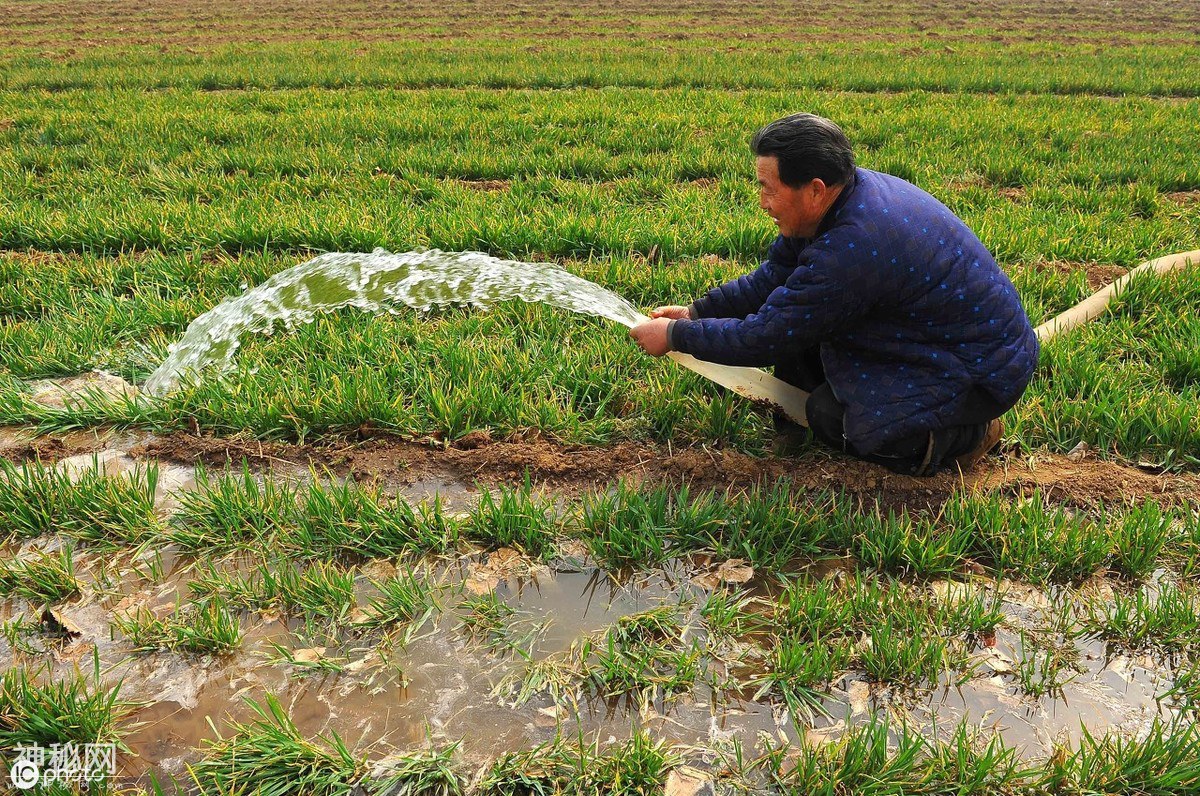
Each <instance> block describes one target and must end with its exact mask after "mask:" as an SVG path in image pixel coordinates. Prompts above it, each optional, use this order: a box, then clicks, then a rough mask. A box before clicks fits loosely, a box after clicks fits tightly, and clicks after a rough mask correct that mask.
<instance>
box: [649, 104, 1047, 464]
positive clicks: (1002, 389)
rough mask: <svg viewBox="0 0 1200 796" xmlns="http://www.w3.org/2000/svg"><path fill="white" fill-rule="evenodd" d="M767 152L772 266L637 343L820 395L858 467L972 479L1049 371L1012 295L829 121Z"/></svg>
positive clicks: (929, 200)
mask: <svg viewBox="0 0 1200 796" xmlns="http://www.w3.org/2000/svg"><path fill="white" fill-rule="evenodd" d="M751 147H752V149H753V151H754V154H755V156H756V160H755V167H756V170H757V172H758V182H759V185H760V196H759V204H760V206H761V207H762V209H763V210H766V211H767V213H768V214H770V216H771V218H773V219H774V220H775V223H776V224H777V225H778V227H779V237H778V238H776V239H775V242H774V243H773V244H772V245H771V248H770V252H769V254H768V258H767V261H766V262H765V263H763V264H762V265H761V266H760V267H759V268H758V270H756V271H754V272H753V273H751V274H748V275H746V276H742V277H739V278H738V279H735V280H733V281H731V282H729V283H727V284H724V285H721V286H719V287H716V288H713V289H712V290H710V291H709V292H708V293H707V294H706V295H705V296H703V297H702V298H700V299H698V300H696V301H695V302H693V303H692V304H691V305H690V306H687V307H684V306H667V307H659V308H657V309H655V310H654V311H652V312H651V313H650V316H651V318H652V319H653V320H651V321H649V322H647V323H643V324H641V325H639V326H637V327H635V328H633V329H632V330H631V331H630V335H631V336H632V337H633V338H634V340H636V341H637V343H638V344H639V345H640V346H641V347H642V348H643V349H644V350H645V351H647V353H650V354H653V355H654V356H662V355H663V354H665V353H666V352H667V351H670V350H675V351H681V352H684V353H687V354H691V355H692V356H695V357H696V358H697V359H703V360H708V361H711V362H719V363H722V364H726V365H750V366H760V367H761V366H764V365H773V366H774V368H775V375H776V376H778V377H779V378H780V379H782V380H784V381H786V382H789V383H791V384H794V385H795V386H797V387H800V388H801V389H804V390H807V391H809V392H811V393H812V394H811V396H810V397H809V399H808V404H807V406H806V409H807V413H808V421H809V425H810V427H811V429H812V433H813V434H814V436H816V437H817V438H818V439H820V440H821V441H823V442H825V443H826V444H828V445H831V446H833V447H835V448H837V449H838V450H841V451H844V452H845V453H848V454H850V455H852V456H856V457H858V458H861V459H865V460H867V461H872V462H876V463H879V464H883V465H885V466H887V467H888V468H890V469H892V470H893V471H896V472H900V473H906V474H911V475H932V474H934V473H936V472H937V471H938V470H939V469H941V468H943V467H947V466H954V465H957V466H959V467H963V468H966V467H970V466H971V465H972V464H974V463H975V462H976V461H978V460H979V459H980V458H982V457H983V456H984V455H985V454H986V453H987V452H988V451H990V450H991V449H992V448H993V447H995V445H996V443H997V442H998V441H999V439H1000V436H1001V434H1002V428H1001V425H1000V421H999V419H998V418H999V417H1000V416H1001V415H1003V414H1004V413H1005V412H1006V411H1008V410H1009V409H1010V408H1011V407H1012V406H1013V405H1014V404H1015V403H1016V402H1017V400H1018V399H1019V398H1020V397H1021V395H1022V393H1023V392H1024V391H1025V387H1026V386H1027V385H1028V384H1029V380H1030V378H1031V377H1032V375H1033V371H1034V368H1035V366H1036V364H1037V359H1038V341H1037V337H1036V336H1035V335H1034V332H1033V329H1032V327H1031V326H1030V324H1029V318H1028V316H1027V315H1026V314H1025V310H1024V308H1023V307H1022V306H1021V301H1020V299H1019V297H1018V296H1017V291H1016V288H1014V287H1013V284H1012V282H1011V281H1010V280H1009V279H1008V277H1007V276H1006V275H1005V274H1004V272H1003V271H1001V270H1000V267H999V266H998V265H997V264H996V261H995V259H993V257H992V255H991V254H990V253H989V252H988V250H987V249H986V248H984V246H983V244H982V243H981V242H980V241H979V238H977V237H976V236H975V234H974V233H973V232H971V230H970V229H968V228H967V225H966V224H964V223H963V222H962V221H961V220H960V219H959V218H957V217H956V216H955V215H954V213H952V212H950V210H949V209H948V208H947V207H946V206H945V205H943V204H942V203H941V202H939V201H938V200H936V199H934V198H933V197H932V196H930V195H929V194H927V193H926V192H925V191H922V190H921V189H920V188H918V187H916V186H915V185H913V184H911V183H909V182H906V181H904V180H902V179H900V178H898V177H893V176H891V175H888V174H882V173H880V172H876V171H870V170H868V169H863V168H857V167H855V165H854V155H853V152H852V151H851V148H850V142H849V141H848V140H847V139H846V136H845V134H844V133H843V132H842V131H841V129H840V128H839V127H838V126H837V125H835V124H834V123H833V122H831V121H829V120H828V119H823V118H821V117H819V116H814V115H812V114H807V113H799V114H795V115H793V116H788V117H786V118H783V119H779V120H777V121H775V122H772V123H771V124H769V125H767V126H766V127H764V128H763V129H762V130H760V131H759V132H758V133H757V134H755V136H754V138H753V140H752V142H751Z"/></svg>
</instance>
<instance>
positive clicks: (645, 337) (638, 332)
mask: <svg viewBox="0 0 1200 796" xmlns="http://www.w3.org/2000/svg"><path fill="white" fill-rule="evenodd" d="M670 324H671V319H670V318H655V319H654V320H652V321H646V322H645V323H639V324H638V325H637V326H635V327H633V328H632V329H630V330H629V336H630V337H632V338H633V339H634V342H636V343H637V344H638V345H639V346H641V347H642V350H643V351H645V352H646V353H647V354H649V355H650V356H652V357H661V356H662V355H663V354H665V353H667V352H668V351H670V350H671V341H670V340H669V339H667V327H668V326H670Z"/></svg>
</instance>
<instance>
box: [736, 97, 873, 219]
mask: <svg viewBox="0 0 1200 796" xmlns="http://www.w3.org/2000/svg"><path fill="white" fill-rule="evenodd" d="M750 148H751V150H753V152H754V154H755V156H756V157H755V164H754V165H755V170H756V171H757V172H758V183H759V201H758V203H759V206H760V207H761V208H762V209H763V210H766V211H767V213H768V214H770V216H771V218H773V219H775V223H776V224H777V225H778V226H779V232H780V234H782V235H785V236H787V237H793V238H811V237H813V236H814V235H815V234H816V231H817V227H818V226H819V225H820V223H821V219H822V218H824V216H825V213H826V211H828V210H829V207H830V206H831V205H832V204H833V202H834V200H835V199H837V197H838V194H840V193H841V189H842V186H844V185H845V184H846V181H847V180H849V179H850V177H851V175H853V174H854V153H853V151H852V150H851V149H850V141H849V140H847V138H846V134H845V133H843V132H842V130H841V128H840V127H838V126H837V125H836V124H834V123H833V122H831V121H829V120H828V119H823V118H821V117H820V116H814V115H813V114H811V113H796V114H792V115H791V116H785V117H784V118H782V119H776V120H775V121H773V122H771V123H770V124H768V125H767V126H766V127H764V128H762V129H761V130H759V131H758V132H757V133H755V134H754V138H752V139H751V140H750Z"/></svg>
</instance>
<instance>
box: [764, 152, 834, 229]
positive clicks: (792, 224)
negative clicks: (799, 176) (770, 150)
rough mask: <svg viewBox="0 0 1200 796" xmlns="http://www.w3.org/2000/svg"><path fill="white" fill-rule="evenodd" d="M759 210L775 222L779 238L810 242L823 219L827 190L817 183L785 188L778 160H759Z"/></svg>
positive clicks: (815, 181)
mask: <svg viewBox="0 0 1200 796" xmlns="http://www.w3.org/2000/svg"><path fill="white" fill-rule="evenodd" d="M754 168H755V170H756V171H757V172H758V188H759V190H758V206H759V207H761V208H762V209H763V210H766V211H767V215H769V216H771V218H773V219H775V224H776V225H777V226H778V227H779V234H781V235H783V236H784V237H787V238H811V237H812V236H813V235H815V234H816V233H817V226H818V225H820V223H821V218H822V217H823V216H824V215H825V210H826V209H827V208H826V207H825V206H824V201H823V200H824V199H825V198H826V194H827V191H828V189H827V188H826V186H825V183H824V182H822V181H821V180H820V179H814V180H811V181H809V182H808V183H806V184H804V185H802V186H800V187H799V188H792V187H791V186H789V185H784V184H783V182H782V181H781V180H780V179H779V158H777V157H774V156H773V155H772V156H765V157H762V156H760V157H758V158H755V160H754Z"/></svg>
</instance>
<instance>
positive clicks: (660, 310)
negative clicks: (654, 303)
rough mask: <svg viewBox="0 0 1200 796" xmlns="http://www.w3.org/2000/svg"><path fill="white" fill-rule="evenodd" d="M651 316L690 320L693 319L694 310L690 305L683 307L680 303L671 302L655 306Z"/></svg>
mask: <svg viewBox="0 0 1200 796" xmlns="http://www.w3.org/2000/svg"><path fill="white" fill-rule="evenodd" d="M650 317H651V318H668V319H671V320H676V321H689V320H691V319H692V310H691V308H690V307H681V306H679V305H678V304H669V305H667V306H665V307H655V308H654V309H652V310H650Z"/></svg>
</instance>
